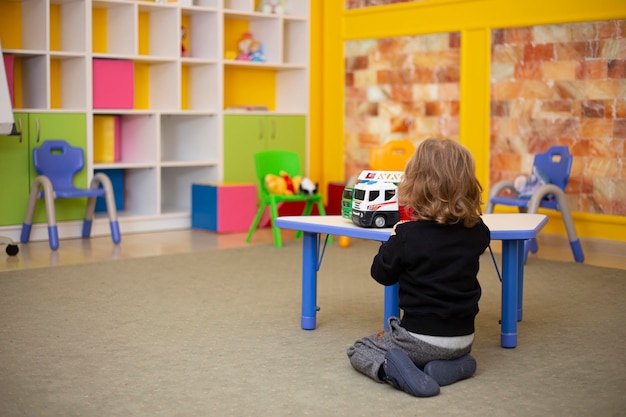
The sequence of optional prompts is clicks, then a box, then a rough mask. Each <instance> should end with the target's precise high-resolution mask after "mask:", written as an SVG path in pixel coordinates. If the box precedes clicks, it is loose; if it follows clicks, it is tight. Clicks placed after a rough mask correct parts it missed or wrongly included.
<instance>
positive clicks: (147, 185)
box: [118, 167, 159, 217]
mask: <svg viewBox="0 0 626 417" xmlns="http://www.w3.org/2000/svg"><path fill="white" fill-rule="evenodd" d="M157 184H158V170H157V168H155V167H151V168H130V169H128V168H127V169H124V210H122V211H121V212H120V213H118V215H119V216H120V217H131V216H141V215H155V214H158V208H159V203H158V201H159V193H158V191H159V187H158V185H157Z"/></svg>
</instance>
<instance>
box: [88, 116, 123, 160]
mask: <svg viewBox="0 0 626 417" xmlns="http://www.w3.org/2000/svg"><path fill="white" fill-rule="evenodd" d="M120 130H121V127H120V116H119V115H98V116H94V118H93V161H94V162H96V163H107V162H108V163H110V162H119V161H120V160H121V149H120V141H121V137H120V136H121V133H120Z"/></svg>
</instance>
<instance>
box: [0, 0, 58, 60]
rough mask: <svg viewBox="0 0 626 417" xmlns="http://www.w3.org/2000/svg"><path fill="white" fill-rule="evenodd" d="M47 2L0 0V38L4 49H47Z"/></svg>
mask: <svg viewBox="0 0 626 417" xmlns="http://www.w3.org/2000/svg"><path fill="white" fill-rule="evenodd" d="M46 3H47V2H46V0H31V1H23V2H22V1H20V2H14V1H1V2H0V39H2V48H3V49H24V50H31V51H45V50H46V39H47V31H48V22H47V20H46V13H47V4H46Z"/></svg>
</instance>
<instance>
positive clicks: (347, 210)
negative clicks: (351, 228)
mask: <svg viewBox="0 0 626 417" xmlns="http://www.w3.org/2000/svg"><path fill="white" fill-rule="evenodd" d="M352 194H354V185H346V187H345V188H344V189H343V193H342V194H341V217H343V218H344V219H352Z"/></svg>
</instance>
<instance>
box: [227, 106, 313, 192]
mask: <svg viewBox="0 0 626 417" xmlns="http://www.w3.org/2000/svg"><path fill="white" fill-rule="evenodd" d="M268 149H279V150H286V151H293V152H296V153H298V154H299V155H300V164H301V167H302V171H303V172H304V171H305V169H306V165H305V155H306V118H305V117H304V116H265V115H226V116H224V181H232V182H247V183H255V184H256V182H257V179H256V173H255V167H254V154H255V153H256V152H260V151H264V150H268Z"/></svg>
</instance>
